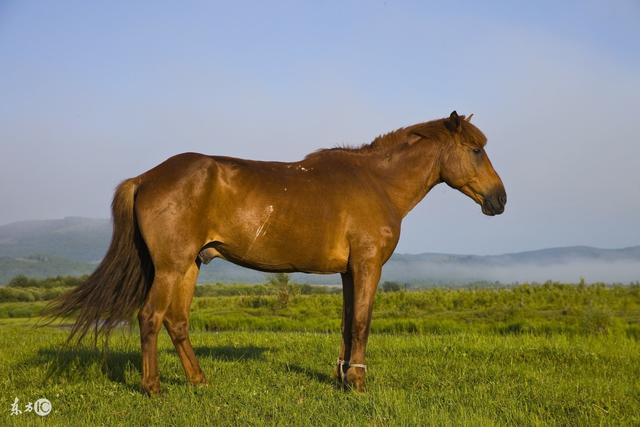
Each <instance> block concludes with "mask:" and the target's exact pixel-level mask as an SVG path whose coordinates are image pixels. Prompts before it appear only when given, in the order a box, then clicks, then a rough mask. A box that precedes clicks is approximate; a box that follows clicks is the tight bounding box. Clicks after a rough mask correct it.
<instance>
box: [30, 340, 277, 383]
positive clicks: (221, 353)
mask: <svg viewBox="0 0 640 427" xmlns="http://www.w3.org/2000/svg"><path fill="white" fill-rule="evenodd" d="M268 350H270V349H269V348H267V347H257V346H252V345H249V346H242V347H234V346H225V345H223V346H212V347H210V346H201V347H195V348H194V352H195V354H196V356H197V357H198V359H200V360H201V361H202V360H204V359H212V360H218V361H239V360H248V359H249V360H262V359H264V353H265V352H266V351H268ZM160 352H163V353H168V354H172V355H174V356H175V357H176V358H177V357H178V354H177V353H176V351H175V350H174V349H173V348H171V349H162V350H160ZM141 364H142V357H141V355H140V351H122V350H112V349H107V350H102V349H100V348H97V347H86V348H83V347H80V348H73V347H48V348H42V349H40V350H38V352H37V353H36V354H35V355H34V356H33V357H31V358H29V359H27V360H25V361H23V362H21V363H20V367H28V368H34V367H37V368H41V367H43V366H47V367H48V368H47V372H46V374H45V381H51V380H55V379H66V380H74V379H76V380H77V378H90V377H91V376H92V375H95V369H96V367H99V370H100V372H102V373H103V375H105V376H106V377H107V378H108V379H109V380H110V381H113V382H117V383H120V384H123V385H124V386H126V387H128V388H130V389H134V390H138V386H137V385H132V384H130V382H127V372H128V371H134V372H138V373H139V372H140V366H141ZM161 370H162V369H161ZM170 382H171V381H170Z"/></svg>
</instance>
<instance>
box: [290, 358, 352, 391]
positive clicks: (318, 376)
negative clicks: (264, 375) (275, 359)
mask: <svg viewBox="0 0 640 427" xmlns="http://www.w3.org/2000/svg"><path fill="white" fill-rule="evenodd" d="M282 369H283V370H284V371H287V372H294V373H296V374H302V375H305V376H306V377H307V378H309V379H311V380H314V381H317V382H319V383H322V384H335V385H336V388H340V387H339V386H340V385H339V383H338V381H336V379H335V378H334V377H333V376H332V375H329V374H327V373H325V372H320V371H317V370H315V369H309V368H307V367H304V366H300V365H291V364H287V365H283V367H282Z"/></svg>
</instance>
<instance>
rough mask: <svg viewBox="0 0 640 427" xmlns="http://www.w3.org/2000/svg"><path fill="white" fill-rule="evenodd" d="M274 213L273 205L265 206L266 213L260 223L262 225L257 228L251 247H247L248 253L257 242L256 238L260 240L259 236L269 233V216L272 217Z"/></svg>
mask: <svg viewBox="0 0 640 427" xmlns="http://www.w3.org/2000/svg"><path fill="white" fill-rule="evenodd" d="M272 213H273V205H269V206H267V207H266V208H265V210H264V214H263V215H262V223H261V224H260V226H259V227H258V229H257V230H256V235H255V237H254V238H253V240H252V241H251V244H250V245H249V247H248V248H247V253H249V252H250V251H251V248H252V247H253V244H254V243H255V242H256V240H258V238H259V237H260V236H264V235H265V234H267V228H268V224H269V218H271V214H272Z"/></svg>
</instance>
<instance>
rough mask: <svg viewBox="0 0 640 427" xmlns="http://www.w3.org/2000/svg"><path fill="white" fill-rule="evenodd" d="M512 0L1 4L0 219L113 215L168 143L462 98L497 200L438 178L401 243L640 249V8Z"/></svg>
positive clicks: (390, 114) (416, 247) (271, 154)
mask: <svg viewBox="0 0 640 427" xmlns="http://www.w3.org/2000/svg"><path fill="white" fill-rule="evenodd" d="M520 3H521V2H518V4H516V3H514V2H502V3H498V2H496V3H490V4H489V3H487V4H482V5H480V4H479V2H456V3H455V4H453V3H444V2H439V3H437V4H429V3H426V2H415V3H412V2H392V1H387V2H348V3H347V2H273V3H272V2H233V4H232V5H230V4H224V3H218V4H216V3H214V2H103V3H98V2H84V1H77V2H73V1H60V2H35V1H33V2H32V1H7V0H4V1H0V70H2V71H1V72H0V99H1V100H2V102H0V224H4V223H8V222H12V221H17V220H23V219H43V218H56V217H63V216H69V215H76V216H89V217H107V216H108V215H109V208H108V207H109V203H110V200H111V196H112V191H113V188H114V187H115V185H116V184H117V183H118V182H119V181H121V180H122V179H124V178H126V177H130V176H135V175H137V174H139V173H141V172H143V171H145V170H147V169H149V168H150V167H152V166H154V165H155V164H157V163H159V162H161V161H162V160H164V159H166V158H167V157H169V156H171V155H173V154H176V153H179V152H184V151H199V152H203V153H207V154H220V155H230V156H237V157H246V158H254V159H265V160H297V159H300V158H302V157H303V156H304V155H305V154H306V153H308V152H310V151H313V150H315V149H317V148H320V147H327V146H333V145H337V144H344V143H350V144H360V143H363V142H368V141H370V140H371V139H372V138H373V137H375V136H376V135H378V134H380V133H383V132H386V131H389V130H391V129H395V128H397V127H400V126H404V125H408V124H411V123H415V122H420V121H425V120H428V119H432V118H438V117H443V116H445V115H448V114H449V113H450V112H451V110H453V109H456V110H457V111H458V112H460V113H470V112H473V113H475V116H474V117H475V118H474V122H475V123H476V124H477V125H478V126H479V127H480V128H481V129H483V131H484V132H485V134H486V135H487V136H488V138H489V145H488V152H489V155H490V157H491V158H492V160H493V163H494V166H495V167H496V169H497V170H498V172H499V173H500V174H501V176H502V178H503V180H504V182H505V185H506V187H507V191H508V194H509V204H508V205H507V211H506V212H505V214H504V215H502V216H499V217H494V218H489V217H485V216H483V215H482V214H481V213H480V209H479V207H477V206H476V205H475V204H474V203H473V202H472V201H471V200H469V199H467V198H466V197H465V196H463V195H461V194H459V193H456V192H455V191H454V190H451V189H449V188H448V187H446V186H439V187H436V188H435V189H434V190H433V191H432V193H431V194H430V195H429V196H428V197H427V199H425V200H424V201H423V202H422V203H421V204H420V205H419V206H418V207H417V208H416V209H415V210H414V211H413V212H412V213H411V214H410V215H409V216H408V217H407V219H406V220H405V223H404V225H403V237H402V239H401V241H400V244H399V246H398V249H397V250H398V251H399V252H413V253H417V252H425V251H438V252H458V253H477V254H485V253H501V252H510V251H518V250H526V249H534V248H541V247H548V246H565V245H575V244H586V245H594V246H600V247H621V246H630V245H636V244H640V215H638V212H639V211H640V177H639V176H638V172H637V170H638V165H640V147H639V145H640V141H639V140H638V135H639V134H640V120H638V118H637V116H638V114H640V26H639V25H638V22H640V4H639V3H638V2H636V1H628V2H624V1H622V2H615V1H612V2H559V3H558V2H529V3H527V4H524V3H522V4H520ZM533 3H535V4H533Z"/></svg>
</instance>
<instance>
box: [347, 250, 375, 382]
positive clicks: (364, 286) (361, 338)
mask: <svg viewBox="0 0 640 427" xmlns="http://www.w3.org/2000/svg"><path fill="white" fill-rule="evenodd" d="M381 269H382V265H381V263H380V262H377V261H375V260H371V259H369V260H363V261H358V262H355V263H354V264H353V265H352V267H351V271H352V275H353V321H352V325H351V354H350V355H349V365H348V367H347V371H346V377H345V378H346V384H347V385H349V386H351V387H353V388H354V389H355V390H356V391H360V392H362V391H364V389H365V376H366V372H367V366H366V364H365V351H366V348H367V339H368V338H369V329H370V326H371V313H372V310H373V301H374V299H375V295H376V288H377V287H378V281H379V280H380V272H381Z"/></svg>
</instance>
